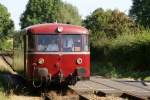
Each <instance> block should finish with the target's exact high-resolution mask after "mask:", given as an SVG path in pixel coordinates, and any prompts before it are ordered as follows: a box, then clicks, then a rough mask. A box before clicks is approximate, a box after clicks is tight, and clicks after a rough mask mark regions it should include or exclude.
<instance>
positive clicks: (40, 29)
mask: <svg viewBox="0 0 150 100" xmlns="http://www.w3.org/2000/svg"><path fill="white" fill-rule="evenodd" d="M58 27H62V28H63V31H62V32H57V29H58ZM25 30H26V31H27V32H29V33H30V34H89V32H88V30H87V29H86V28H84V27H81V26H77V25H71V24H62V23H45V24H37V25H32V26H29V27H27V28H25Z"/></svg>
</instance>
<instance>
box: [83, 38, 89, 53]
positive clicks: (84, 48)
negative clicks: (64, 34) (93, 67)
mask: <svg viewBox="0 0 150 100" xmlns="http://www.w3.org/2000/svg"><path fill="white" fill-rule="evenodd" d="M83 51H85V52H87V51H89V44H88V35H84V36H83Z"/></svg>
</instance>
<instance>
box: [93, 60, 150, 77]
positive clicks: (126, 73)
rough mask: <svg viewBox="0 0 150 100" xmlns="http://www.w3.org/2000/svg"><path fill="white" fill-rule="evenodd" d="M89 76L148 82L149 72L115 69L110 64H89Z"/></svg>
mask: <svg viewBox="0 0 150 100" xmlns="http://www.w3.org/2000/svg"><path fill="white" fill-rule="evenodd" d="M91 74H92V75H101V76H104V77H107V78H132V79H135V80H137V79H141V80H150V71H149V70H146V71H140V70H131V69H128V68H125V67H124V68H123V67H119V68H118V67H115V66H113V65H112V64H111V63H100V62H92V63H91Z"/></svg>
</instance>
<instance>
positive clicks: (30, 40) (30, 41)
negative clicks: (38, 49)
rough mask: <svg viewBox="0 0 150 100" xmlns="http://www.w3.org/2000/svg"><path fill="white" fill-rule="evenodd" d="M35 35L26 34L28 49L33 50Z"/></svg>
mask: <svg viewBox="0 0 150 100" xmlns="http://www.w3.org/2000/svg"><path fill="white" fill-rule="evenodd" d="M35 37H36V36H35V35H28V49H29V51H34V50H35Z"/></svg>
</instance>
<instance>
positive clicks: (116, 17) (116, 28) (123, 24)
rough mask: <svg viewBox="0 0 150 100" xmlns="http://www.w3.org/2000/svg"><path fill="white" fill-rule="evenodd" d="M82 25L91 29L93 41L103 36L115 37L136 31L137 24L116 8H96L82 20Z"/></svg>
mask: <svg viewBox="0 0 150 100" xmlns="http://www.w3.org/2000/svg"><path fill="white" fill-rule="evenodd" d="M84 25H85V26H86V27H87V28H88V29H89V30H90V31H91V33H92V37H91V38H92V39H93V41H96V40H98V41H99V39H101V38H103V37H107V38H116V37H117V36H118V35H121V34H125V33H126V34H130V33H136V31H138V26H137V25H136V24H135V23H134V21H133V20H132V19H131V18H129V17H128V16H127V15H125V14H124V13H123V12H120V11H118V10H113V11H112V10H107V11H104V10H103V9H102V8H98V9H96V10H95V11H94V12H93V13H92V14H91V15H90V16H87V18H86V19H85V20H84Z"/></svg>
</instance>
